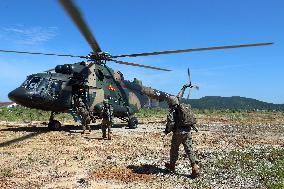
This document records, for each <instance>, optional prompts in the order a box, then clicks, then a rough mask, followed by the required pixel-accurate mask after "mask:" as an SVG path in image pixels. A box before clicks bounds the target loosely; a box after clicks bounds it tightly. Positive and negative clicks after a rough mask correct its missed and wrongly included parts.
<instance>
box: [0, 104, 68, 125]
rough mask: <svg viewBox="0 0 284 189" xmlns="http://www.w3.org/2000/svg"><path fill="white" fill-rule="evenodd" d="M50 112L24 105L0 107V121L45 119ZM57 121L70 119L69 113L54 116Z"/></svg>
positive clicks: (47, 118)
mask: <svg viewBox="0 0 284 189" xmlns="http://www.w3.org/2000/svg"><path fill="white" fill-rule="evenodd" d="M49 117H50V112H47V111H42V110H37V109H30V108H24V107H15V108H1V109H0V121H19V122H30V121H47V120H49ZM56 119H58V120H59V121H64V120H69V119H72V116H71V115H69V114H65V113H64V114H59V115H57V116H56Z"/></svg>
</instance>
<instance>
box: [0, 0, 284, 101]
mask: <svg viewBox="0 0 284 189" xmlns="http://www.w3.org/2000/svg"><path fill="white" fill-rule="evenodd" d="M75 2H76V4H77V5H78V6H79V8H80V9H81V11H82V12H83V16H84V18H85V19H86V21H87V23H88V24H89V26H90V28H91V30H92V31H93V33H94V35H95V37H96V38H97V40H98V42H99V44H100V46H101V48H102V49H103V50H104V51H106V52H109V53H111V54H113V55H116V54H125V53H139V52H151V51H162V50H172V49H183V48H195V47H207V46H219V45H231V44H232V45H233V44H242V43H257V42H274V43H275V44H274V45H271V46H263V47H251V48H240V49H231V50H218V51H207V52H205V51H204V52H193V53H183V54H172V55H160V56H148V57H139V58H126V59H124V60H127V61H132V62H137V63H141V64H148V65H152V66H158V67H163V68H169V69H172V70H173V71H172V72H161V71H155V70H149V69H143V68H136V67H129V66H124V65H117V64H114V63H110V64H109V66H111V67H112V68H114V69H120V70H121V71H122V72H123V73H124V75H125V77H126V78H127V79H132V78H134V77H137V78H140V79H142V80H143V84H145V85H147V86H152V87H154V88H157V89H160V90H163V91H166V92H169V93H172V94H176V93H178V91H179V89H180V87H181V86H182V85H183V84H184V83H185V82H186V81H187V76H186V69H187V67H190V68H191V73H192V80H193V82H194V83H196V84H198V85H199V86H200V90H199V91H193V92H192V96H191V97H192V98H200V97H203V96H243V97H250V98H256V99H259V100H263V101H267V102H273V103H284V89H283V81H284V74H283V70H284V64H283V62H284V61H283V60H284V53H283V52H284V51H283V50H284V45H283V44H284V35H283V34H284V19H283V18H284V11H283V7H284V1H282V0H214V1H213V0H199V1H193V0H176V1H172V0H155V1H153V0H136V1H133V0H121V1H117V0H81V1H79V0H77V1H75ZM0 17H1V22H0V40H1V43H0V49H12V50H19V51H35V52H47V53H62V54H65V53H66V54H74V55H86V54H88V53H89V51H90V50H91V49H90V47H89V46H88V44H87V43H86V42H85V41H84V38H83V37H82V36H81V34H80V33H79V31H78V29H77V28H76V27H75V25H74V24H73V23H72V21H71V19H70V18H69V17H68V16H67V14H65V12H64V10H63V8H62V7H61V6H60V5H59V4H58V3H57V1H56V0H46V1H38V0H26V1H21V0H9V1H8V0H2V1H1V5H0ZM78 60H79V59H74V58H64V57H46V56H35V55H21V54H7V53H6V54H4V53H0V65H1V69H0V101H6V100H8V98H7V94H8V92H9V91H11V90H12V89H13V88H16V87H17V86H18V85H20V84H21V83H22V82H23V81H24V80H25V78H26V76H27V75H28V74H31V73H37V72H41V71H44V70H48V69H50V68H53V67H55V66H56V65H57V64H65V63H72V62H76V61H78Z"/></svg>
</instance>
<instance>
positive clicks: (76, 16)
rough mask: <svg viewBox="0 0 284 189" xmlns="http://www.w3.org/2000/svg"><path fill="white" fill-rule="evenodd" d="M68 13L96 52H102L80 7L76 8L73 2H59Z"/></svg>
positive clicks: (69, 0) (64, 0) (62, 0)
mask: <svg viewBox="0 0 284 189" xmlns="http://www.w3.org/2000/svg"><path fill="white" fill-rule="evenodd" d="M59 2H60V3H61V5H62V6H63V7H64V9H65V10H66V12H67V13H68V14H69V16H70V17H71V18H72V20H73V22H74V23H75V24H76V26H77V27H78V28H79V30H80V32H81V33H82V35H83V36H84V37H85V39H86V40H87V42H88V43H89V45H90V46H91V48H92V50H93V51H94V52H102V50H101V48H100V46H99V44H98V43H97V41H96V39H95V37H94V35H93V34H92V32H91V30H90V29H89V27H88V25H87V24H86V22H85V21H84V19H83V17H82V15H81V13H80V11H79V9H78V7H76V6H75V4H74V2H73V1H72V0H59Z"/></svg>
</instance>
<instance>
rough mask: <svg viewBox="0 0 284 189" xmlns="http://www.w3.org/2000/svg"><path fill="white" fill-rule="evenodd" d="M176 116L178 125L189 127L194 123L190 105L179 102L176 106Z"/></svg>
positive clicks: (194, 119)
mask: <svg viewBox="0 0 284 189" xmlns="http://www.w3.org/2000/svg"><path fill="white" fill-rule="evenodd" d="M177 118H178V119H177V120H178V122H179V125H180V126H182V127H191V126H192V125H194V124H196V118H195V116H194V114H193V112H192V110H191V107H190V105H186V104H180V105H179V106H178V107H177Z"/></svg>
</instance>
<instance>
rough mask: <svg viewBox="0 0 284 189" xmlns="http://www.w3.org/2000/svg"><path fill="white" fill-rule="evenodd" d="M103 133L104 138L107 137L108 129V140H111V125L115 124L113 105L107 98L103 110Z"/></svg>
mask: <svg viewBox="0 0 284 189" xmlns="http://www.w3.org/2000/svg"><path fill="white" fill-rule="evenodd" d="M102 118H103V120H102V133H103V138H104V139H105V138H107V137H106V129H108V140H111V127H112V125H113V122H112V118H113V107H112V105H111V104H110V103H108V101H107V100H104V106H103V111H102Z"/></svg>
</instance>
